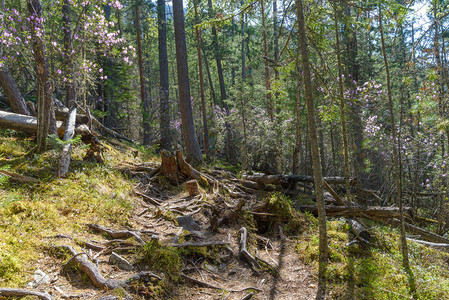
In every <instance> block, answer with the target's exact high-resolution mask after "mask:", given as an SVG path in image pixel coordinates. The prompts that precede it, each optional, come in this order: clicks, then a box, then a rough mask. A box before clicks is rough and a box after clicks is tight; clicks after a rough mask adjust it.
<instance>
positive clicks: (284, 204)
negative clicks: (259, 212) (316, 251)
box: [264, 193, 305, 235]
mask: <svg viewBox="0 0 449 300" xmlns="http://www.w3.org/2000/svg"><path fill="white" fill-rule="evenodd" d="M265 206H266V207H265V208H264V211H266V212H269V213H272V214H275V215H276V216H270V217H269V220H268V230H271V231H277V230H278V228H277V226H278V225H281V226H282V230H283V232H284V233H285V234H286V235H298V234H299V233H300V232H302V231H303V230H304V229H305V228H304V227H305V226H304V225H305V220H304V217H303V216H302V214H300V213H298V212H297V211H296V210H295V209H294V208H293V207H292V201H291V200H290V198H288V197H287V196H285V195H283V194H280V193H274V194H272V195H270V197H269V198H268V199H267V202H266V204H265Z"/></svg>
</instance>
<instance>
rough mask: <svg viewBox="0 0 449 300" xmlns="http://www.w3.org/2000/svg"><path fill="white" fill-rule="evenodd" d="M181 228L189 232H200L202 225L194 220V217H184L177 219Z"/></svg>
mask: <svg viewBox="0 0 449 300" xmlns="http://www.w3.org/2000/svg"><path fill="white" fill-rule="evenodd" d="M176 220H177V221H178V224H179V226H181V227H182V228H184V229H185V230H188V231H200V230H201V228H200V225H198V224H197V223H196V222H195V220H193V218H192V216H182V217H177V218H176Z"/></svg>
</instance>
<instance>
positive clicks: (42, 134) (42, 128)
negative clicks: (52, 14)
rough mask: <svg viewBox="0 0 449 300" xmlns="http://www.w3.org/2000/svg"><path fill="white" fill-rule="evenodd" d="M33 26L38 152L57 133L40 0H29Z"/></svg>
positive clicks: (32, 41)
mask: <svg viewBox="0 0 449 300" xmlns="http://www.w3.org/2000/svg"><path fill="white" fill-rule="evenodd" d="M27 7H28V12H29V16H30V19H31V20H32V21H30V23H31V24H30V27H31V43H32V47H33V56H34V60H35V70H36V81H37V82H36V90H37V103H38V105H37V149H36V150H37V152H43V151H45V150H46V148H47V136H48V134H49V133H56V119H55V110H54V104H53V99H52V86H51V82H50V77H49V74H48V64H47V59H46V57H45V53H46V49H45V43H44V41H43V36H42V35H43V31H44V27H43V24H42V21H41V20H42V6H41V3H40V1H39V0H27Z"/></svg>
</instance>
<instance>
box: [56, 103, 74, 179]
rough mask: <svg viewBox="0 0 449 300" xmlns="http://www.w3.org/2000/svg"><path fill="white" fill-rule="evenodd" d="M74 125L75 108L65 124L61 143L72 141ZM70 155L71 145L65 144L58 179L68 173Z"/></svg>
mask: <svg viewBox="0 0 449 300" xmlns="http://www.w3.org/2000/svg"><path fill="white" fill-rule="evenodd" d="M75 123H76V107H74V108H73V109H72V110H71V111H70V113H69V115H68V117H67V122H66V130H65V133H64V138H63V141H64V142H67V141H69V140H71V139H73V136H74V135H75ZM71 154H72V143H67V144H64V145H63V146H62V150H61V159H60V160H59V168H58V177H64V176H66V175H67V173H68V172H69V165H70V158H71Z"/></svg>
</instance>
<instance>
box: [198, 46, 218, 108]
mask: <svg viewBox="0 0 449 300" xmlns="http://www.w3.org/2000/svg"><path fill="white" fill-rule="evenodd" d="M201 50H202V51H203V57H204V66H205V67H206V74H207V80H208V81H209V87H210V94H211V97H212V101H213V103H214V106H216V105H218V103H217V97H216V96H215V89H214V83H213V82H212V76H211V74H210V68H209V61H208V60H207V56H206V52H205V51H204V48H203V45H201Z"/></svg>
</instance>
